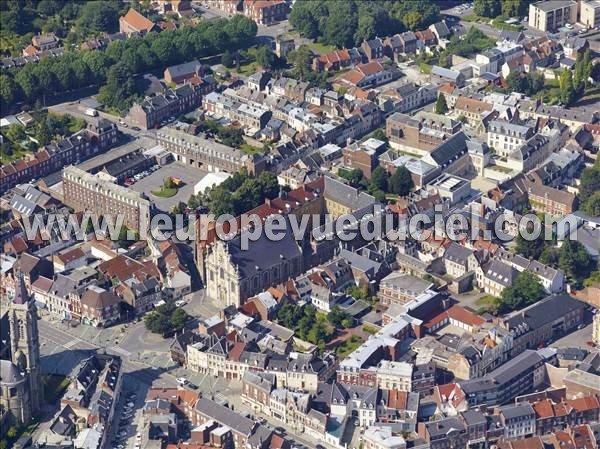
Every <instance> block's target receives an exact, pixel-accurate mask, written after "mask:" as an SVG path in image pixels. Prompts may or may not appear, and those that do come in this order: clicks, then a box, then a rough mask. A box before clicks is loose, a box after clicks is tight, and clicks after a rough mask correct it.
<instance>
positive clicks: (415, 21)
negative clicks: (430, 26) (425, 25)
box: [402, 11, 421, 31]
mask: <svg viewBox="0 0 600 449" xmlns="http://www.w3.org/2000/svg"><path fill="white" fill-rule="evenodd" d="M402 23H403V24H404V26H405V27H406V28H407V29H408V30H411V31H416V30H417V29H418V28H419V27H420V25H421V14H419V13H418V12H417V11H410V12H408V13H406V14H405V16H404V17H403V18H402Z"/></svg>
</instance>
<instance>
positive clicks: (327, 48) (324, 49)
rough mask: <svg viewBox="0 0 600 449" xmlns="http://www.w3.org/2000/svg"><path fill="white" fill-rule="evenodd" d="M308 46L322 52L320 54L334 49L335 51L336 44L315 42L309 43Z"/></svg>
mask: <svg viewBox="0 0 600 449" xmlns="http://www.w3.org/2000/svg"><path fill="white" fill-rule="evenodd" d="M308 48H310V49H311V50H313V51H314V52H316V53H320V54H327V53H331V52H332V51H335V48H336V47H335V45H327V44H322V43H320V42H313V43H312V44H309V45H308Z"/></svg>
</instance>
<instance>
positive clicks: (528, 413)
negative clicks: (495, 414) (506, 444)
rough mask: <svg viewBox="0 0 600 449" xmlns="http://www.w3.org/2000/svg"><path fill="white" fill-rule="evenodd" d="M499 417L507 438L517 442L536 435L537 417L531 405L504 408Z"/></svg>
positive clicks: (523, 404)
mask: <svg viewBox="0 0 600 449" xmlns="http://www.w3.org/2000/svg"><path fill="white" fill-rule="evenodd" d="M499 416H500V422H501V423H502V425H503V427H504V437H505V438H507V439H510V440H516V439H523V438H527V437H531V436H533V435H535V428H536V427H535V425H536V420H535V418H536V416H535V411H534V410H533V407H532V406H531V404H529V403H527V402H521V403H517V404H510V405H505V406H502V407H500V409H499Z"/></svg>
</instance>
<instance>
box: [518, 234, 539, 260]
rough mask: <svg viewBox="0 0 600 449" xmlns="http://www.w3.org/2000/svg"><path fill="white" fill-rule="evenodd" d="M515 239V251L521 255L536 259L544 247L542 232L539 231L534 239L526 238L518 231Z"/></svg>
mask: <svg viewBox="0 0 600 449" xmlns="http://www.w3.org/2000/svg"><path fill="white" fill-rule="evenodd" d="M515 241H516V244H517V247H516V251H517V252H518V253H519V254H521V255H522V256H523V257H527V258H533V259H538V258H539V257H540V255H541V254H542V250H543V249H544V233H543V232H541V233H540V235H539V236H538V238H537V239H534V240H527V239H525V238H523V236H522V235H521V233H519V234H518V235H517V238H516V239H515Z"/></svg>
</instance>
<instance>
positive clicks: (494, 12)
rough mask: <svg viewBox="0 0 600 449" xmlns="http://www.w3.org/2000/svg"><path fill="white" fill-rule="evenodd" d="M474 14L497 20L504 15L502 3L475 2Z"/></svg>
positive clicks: (495, 0)
mask: <svg viewBox="0 0 600 449" xmlns="http://www.w3.org/2000/svg"><path fill="white" fill-rule="evenodd" d="M473 12H474V13H475V14H477V15H478V16H484V17H489V18H490V19H495V18H496V17H498V16H499V15H500V14H501V13H502V2H500V1H498V0H473Z"/></svg>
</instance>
